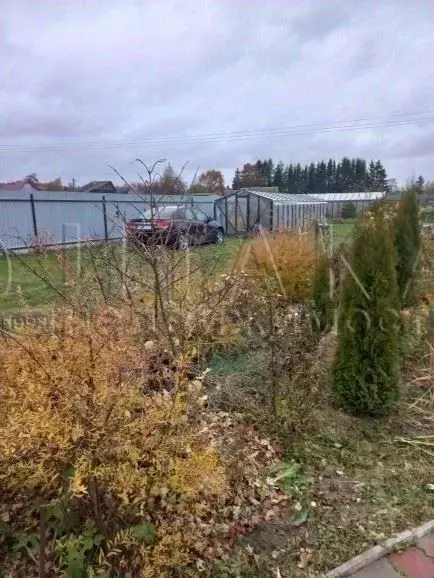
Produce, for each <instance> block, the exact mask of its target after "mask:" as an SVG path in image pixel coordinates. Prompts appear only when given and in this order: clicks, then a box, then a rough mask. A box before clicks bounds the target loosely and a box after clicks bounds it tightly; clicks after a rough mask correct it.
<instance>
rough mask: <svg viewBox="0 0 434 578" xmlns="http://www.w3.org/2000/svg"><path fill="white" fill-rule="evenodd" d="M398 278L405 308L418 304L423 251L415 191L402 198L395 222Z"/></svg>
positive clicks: (400, 295)
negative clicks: (419, 273)
mask: <svg viewBox="0 0 434 578" xmlns="http://www.w3.org/2000/svg"><path fill="white" fill-rule="evenodd" d="M395 247H396V252H397V263H396V276H397V281H398V290H399V297H400V299H401V302H402V305H403V306H410V305H414V304H415V303H416V302H417V295H416V292H415V277H416V275H417V270H418V265H419V256H420V250H421V236H420V223H419V207H418V202H417V198H416V193H415V191H414V190H409V191H407V192H406V193H405V195H404V196H403V197H402V199H401V201H400V203H399V208H398V214H397V216H396V220H395Z"/></svg>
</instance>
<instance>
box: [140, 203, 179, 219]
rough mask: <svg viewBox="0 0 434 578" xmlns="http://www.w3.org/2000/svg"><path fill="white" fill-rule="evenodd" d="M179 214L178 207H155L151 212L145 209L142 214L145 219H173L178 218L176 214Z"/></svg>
mask: <svg viewBox="0 0 434 578" xmlns="http://www.w3.org/2000/svg"><path fill="white" fill-rule="evenodd" d="M178 212H179V207H174V206H173V205H172V206H170V207H155V208H153V209H152V210H151V209H147V210H146V211H145V212H144V218H145V219H152V217H153V218H154V219H174V218H178V219H179V216H177V213H178Z"/></svg>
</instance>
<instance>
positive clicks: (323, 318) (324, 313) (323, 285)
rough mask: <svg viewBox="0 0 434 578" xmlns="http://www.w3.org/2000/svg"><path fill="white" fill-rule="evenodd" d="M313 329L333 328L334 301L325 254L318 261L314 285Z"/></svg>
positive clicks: (327, 259)
mask: <svg viewBox="0 0 434 578" xmlns="http://www.w3.org/2000/svg"><path fill="white" fill-rule="evenodd" d="M312 297H313V328H314V329H315V330H318V331H327V330H330V329H332V327H333V313H334V306H335V303H334V299H333V297H332V295H331V294H330V263H329V258H328V257H327V255H326V254H325V253H323V254H322V255H321V256H320V257H319V258H318V261H317V264H316V267H315V275H314V278H313V283H312Z"/></svg>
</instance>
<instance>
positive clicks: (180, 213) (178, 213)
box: [172, 209, 188, 220]
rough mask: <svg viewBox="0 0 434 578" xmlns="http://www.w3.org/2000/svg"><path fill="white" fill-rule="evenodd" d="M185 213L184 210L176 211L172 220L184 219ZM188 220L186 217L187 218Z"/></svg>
mask: <svg viewBox="0 0 434 578" xmlns="http://www.w3.org/2000/svg"><path fill="white" fill-rule="evenodd" d="M185 213H186V212H185V211H184V209H176V211H174V212H173V215H172V219H178V220H182V219H185V218H186V214H185ZM187 219H188V217H187Z"/></svg>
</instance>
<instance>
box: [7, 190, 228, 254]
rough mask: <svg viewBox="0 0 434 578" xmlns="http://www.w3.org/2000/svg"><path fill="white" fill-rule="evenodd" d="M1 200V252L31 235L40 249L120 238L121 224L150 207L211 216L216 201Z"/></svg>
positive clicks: (60, 196)
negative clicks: (189, 209) (192, 208)
mask: <svg viewBox="0 0 434 578" xmlns="http://www.w3.org/2000/svg"><path fill="white" fill-rule="evenodd" d="M7 195H8V197H7V198H1V196H0V243H1V244H2V245H0V246H2V247H3V248H4V249H17V248H23V247H26V246H27V245H28V244H29V242H31V240H32V239H34V238H35V237H36V233H37V237H38V240H39V242H40V243H42V244H54V243H72V242H78V241H86V240H89V239H101V240H104V239H106V240H109V239H119V238H122V236H123V234H124V230H125V222H126V221H128V220H129V219H132V218H134V217H138V216H140V215H143V213H144V211H145V210H146V209H147V208H149V207H150V205H151V202H152V204H154V205H157V206H165V205H187V204H188V205H193V206H195V207H197V208H199V209H200V210H201V211H202V212H203V213H205V214H206V215H208V216H209V217H214V216H215V208H214V201H215V199H216V198H217V197H216V196H214V195H204V196H191V195H190V196H187V195H184V196H181V195H166V196H153V197H152V196H151V195H143V196H142V195H135V194H128V195H126V194H110V195H109V194H107V195H105V196H104V195H102V194H93V193H68V192H64V191H61V192H44V191H37V192H35V193H34V194H32V195H31V194H29V193H28V192H23V191H17V192H15V191H14V192H11V193H9V192H8V193H7ZM32 198H33V201H32ZM32 203H33V207H32ZM33 209H34V212H33Z"/></svg>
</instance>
